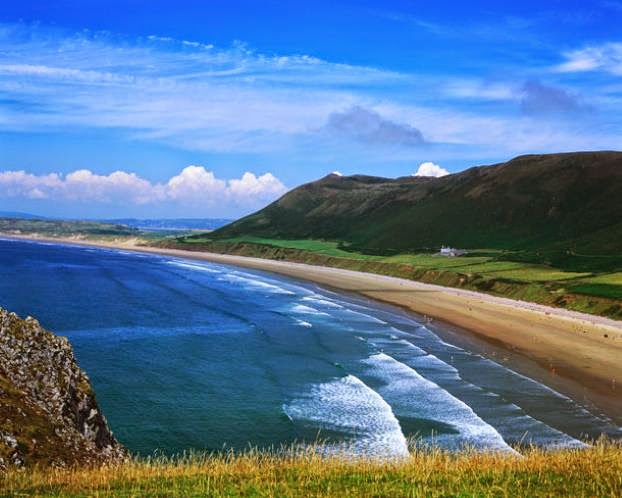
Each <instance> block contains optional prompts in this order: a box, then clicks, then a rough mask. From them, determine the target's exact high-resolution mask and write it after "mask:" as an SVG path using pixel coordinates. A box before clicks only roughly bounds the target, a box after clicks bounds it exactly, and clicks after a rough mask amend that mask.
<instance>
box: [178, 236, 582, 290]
mask: <svg viewBox="0 0 622 498" xmlns="http://www.w3.org/2000/svg"><path fill="white" fill-rule="evenodd" d="M182 240H183V242H184V243H187V244H201V243H209V242H211V239H210V238H209V236H203V237H200V236H192V237H186V238H183V239H182ZM221 242H226V243H250V244H259V245H266V246H272V247H279V248H289V249H299V250H302V251H308V252H312V253H317V254H321V255H324V256H332V257H338V258H346V259H354V260H364V261H377V262H383V263H396V264H406V265H412V266H413V267H415V268H421V269H427V270H437V271H445V270H450V271H455V272H459V273H464V274H478V275H482V276H485V277H491V278H504V279H507V280H514V281H519V282H554V281H561V280H572V279H577V278H584V277H591V276H593V274H592V273H591V272H578V271H567V270H564V269H560V268H553V267H550V266H546V265H543V264H533V263H529V262H522V261H512V260H511V259H509V258H511V256H509V255H508V253H502V252H500V251H490V250H477V251H471V254H468V255H466V256H459V257H451V258H448V257H442V256H437V255H434V254H430V253H427V254H425V253H417V254H407V253H404V254H397V255H392V256H378V255H370V254H363V253H360V252H355V251H347V250H345V249H343V248H341V247H340V245H339V243H338V242H333V241H324V240H307V239H300V240H283V239H266V238H260V237H235V238H230V239H224V240H222V241H221ZM500 257H503V258H508V259H507V260H506V259H499V258H500Z"/></svg>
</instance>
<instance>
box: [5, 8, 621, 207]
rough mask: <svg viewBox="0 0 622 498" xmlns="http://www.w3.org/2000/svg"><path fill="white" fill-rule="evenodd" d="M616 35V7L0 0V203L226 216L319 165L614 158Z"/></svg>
mask: <svg viewBox="0 0 622 498" xmlns="http://www.w3.org/2000/svg"><path fill="white" fill-rule="evenodd" d="M620 26H622V0H620V1H616V0H603V1H594V2H589V1H582V2H578V1H577V2H574V1H563V2H562V1H548V2H546V1H540V2H532V1H526V2H520V4H519V3H518V2H499V1H496V2H492V1H490V2H485V1H479V2H478V1H474V2H447V1H442V0H439V1H436V2H399V1H385V2H382V3H381V2H362V1H340V2H339V1H337V2H322V1H316V2H304V3H303V2H291V1H289V2H286V1H262V2H240V1H235V0H233V1H226V2H225V1H222V2H221V1H210V2H199V1H178V2H158V1H150V2H146V1H136V0H125V1H123V2H118V1H114V0H113V1H107V2H103V1H94V0H93V1H85V0H81V1H78V0H63V1H58V0H57V1H54V0H51V1H50V0H48V1H36V2H35V1H30V2H28V1H22V2H19V3H18V2H11V3H9V4H8V5H3V8H2V10H1V11H0V210H23V211H35V212H38V213H42V214H48V215H52V216H92V217H98V216H103V217H108V216H140V217H148V216H159V217H164V216H166V217H174V216H231V217H234V216H239V215H242V214H245V213H248V212H250V211H253V210H254V209H257V208H259V207H261V206H262V205H263V204H265V203H266V202H269V201H271V200H273V199H274V198H276V197H278V196H279V195H280V194H282V193H283V192H284V191H285V190H286V189H287V188H291V187H294V186H296V185H298V184H300V183H303V182H306V181H310V180H313V179H316V178H319V177H321V176H323V175H325V174H327V173H330V172H331V171H334V170H338V171H340V172H342V173H343V174H353V173H366V174H374V175H382V176H392V177H394V176H403V175H410V174H413V173H415V172H417V171H418V170H420V172H423V173H425V174H442V173H444V172H445V171H448V172H455V171H460V170H462V169H464V168H466V167H469V166H472V165H479V164H487V163H493V162H497V161H504V160H507V159H509V158H511V157H513V156H516V155H519V154H524V153H544V152H558V151H570V150H587V149H591V150H593V149H622V117H621V116H622V112H621V111H622V29H621V28H620ZM422 163H425V166H424V167H422V168H420V165H421V164H422ZM429 163H431V164H429Z"/></svg>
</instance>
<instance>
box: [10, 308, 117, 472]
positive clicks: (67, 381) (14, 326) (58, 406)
mask: <svg viewBox="0 0 622 498" xmlns="http://www.w3.org/2000/svg"><path fill="white" fill-rule="evenodd" d="M125 455H126V452H125V450H124V449H123V448H122V447H121V446H120V445H119V443H118V442H117V441H116V440H115V438H114V436H113V435H112V432H111V431H110V429H109V428H108V425H107V423H106V420H105V418H104V417H103V415H102V413H101V411H100V409H99V407H98V405H97V402H96V400H95V395H94V393H93V390H92V387H91V384H90V381H89V378H88V377H87V375H86V374H85V373H84V372H83V371H82V370H81V369H80V368H79V367H78V365H77V364H76V361H75V358H74V355H73V350H72V348H71V346H70V344H69V342H68V341H67V339H66V338H64V337H58V336H56V335H54V334H52V333H50V332H48V331H46V330H44V329H43V328H42V327H41V326H40V325H39V323H38V322H37V321H36V320H35V319H33V318H30V317H29V318H26V319H25V320H23V319H21V318H19V317H18V316H17V315H15V314H14V313H9V312H7V311H6V310H3V309H2V308H0V469H3V470H5V469H7V468H9V467H21V466H27V465H32V464H43V465H56V466H67V465H73V464H81V465H88V464H94V463H102V462H111V461H117V460H120V459H123V458H124V457H125Z"/></svg>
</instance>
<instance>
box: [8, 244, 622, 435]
mask: <svg viewBox="0 0 622 498" xmlns="http://www.w3.org/2000/svg"><path fill="white" fill-rule="evenodd" d="M6 236H7V237H14V238H15V236H14V235H6ZM17 238H27V239H31V240H47V241H51V242H63V243H74V244H81V245H89V246H99V247H109V248H119V249H124V250H133V251H139V252H146V253H155V254H163V255H168V256H176V257H183V258H191V259H200V260H206V261H212V262H216V263H223V264H231V265H236V266H241V267H245V268H252V269H257V270H263V271H269V272H274V273H278V274H282V275H286V276H290V277H294V278H299V279H304V280H309V281H312V282H315V283H318V284H321V285H324V286H329V287H332V288H335V289H339V290H343V291H348V292H354V293H357V294H361V295H364V296H367V297H369V298H372V299H375V300H379V301H383V302H386V303H390V304H394V305H398V306H400V307H403V308H405V309H408V310H410V311H413V312H416V313H418V314H420V315H424V316H426V317H430V318H431V319H433V320H434V321H441V322H444V323H447V324H450V325H453V326H455V327H458V329H455V330H454V332H453V333H454V335H455V334H456V333H458V334H460V333H462V334H468V333H472V334H474V335H475V336H476V338H477V339H478V340H480V341H488V342H490V344H494V346H495V347H500V348H503V349H504V350H506V351H507V352H508V355H509V356H511V358H512V359H513V361H514V362H515V363H516V366H517V367H518V368H517V369H518V370H519V371H520V370H521V368H520V361H517V358H520V357H524V358H526V359H528V360H529V362H528V363H529V364H531V365H534V364H535V365H538V366H539V369H538V370H539V377H540V379H539V380H541V381H543V382H544V383H546V384H547V385H552V386H554V387H555V388H556V389H557V388H561V390H562V392H564V394H567V395H569V396H570V397H572V398H574V399H576V400H577V401H582V402H587V403H589V404H592V405H595V407H597V408H599V409H600V410H602V411H603V412H604V413H605V414H607V415H609V416H610V417H611V418H612V419H613V420H614V421H615V422H617V423H618V424H619V425H622V322H619V321H615V320H610V319H607V318H604V317H598V316H593V315H588V314H583V313H577V312H573V311H569V310H564V309H559V308H550V307H547V306H542V305H538V304H534V303H528V302H523V301H515V300H511V299H505V298H500V297H495V296H490V295H487V294H481V293H477V292H473V291H468V290H462V289H455V288H449V287H441V286H437V285H431V284H423V283H419V282H415V281H411V280H405V279H400V278H395V277H387V276H382V275H375V274H369V273H363V272H357V271H351V270H343V269H338V268H329V267H320V266H312V265H307V264H302V263H291V262H286V261H274V260H268V259H259V258H249V257H243V256H233V255H223V254H214V253H208V252H198V251H186V250H177V249H161V248H155V247H148V246H139V245H137V240H123V241H119V242H99V241H97V242H94V241H85V240H78V239H62V240H61V239H43V238H38V237H17ZM460 329H463V330H462V331H461V330H460ZM456 330H457V331H458V332H456ZM465 339H468V338H465ZM523 370H524V369H523ZM543 376H546V377H547V378H543Z"/></svg>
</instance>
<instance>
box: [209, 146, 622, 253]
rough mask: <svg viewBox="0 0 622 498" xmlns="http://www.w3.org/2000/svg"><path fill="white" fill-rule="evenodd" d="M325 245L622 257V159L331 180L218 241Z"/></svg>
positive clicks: (597, 155) (598, 156)
mask: <svg viewBox="0 0 622 498" xmlns="http://www.w3.org/2000/svg"><path fill="white" fill-rule="evenodd" d="M239 236H253V237H266V238H276V239H324V240H334V241H338V242H341V243H342V244H343V246H344V247H348V248H350V249H352V250H357V251H361V252H365V253H370V254H385V255H386V254H392V253H403V252H416V251H421V250H429V249H434V248H438V247H439V246H440V245H442V244H448V245H452V246H456V247H461V248H488V249H511V250H515V251H516V250H526V251H555V252H562V253H563V252H567V251H570V252H577V253H587V254H611V253H612V252H620V251H622V152H580V153H566V154H549V155H529V156H521V157H517V158H515V159H513V160H511V161H508V162H507V163H502V164H496V165H492V166H481V167H474V168H471V169H468V170H466V171H464V172H461V173H457V174H453V175H449V176H446V177H442V178H421V177H404V178H398V179H386V178H377V177H369V176H358V175H357V176H349V177H340V176H337V175H329V176H327V177H325V178H322V179H321V180H318V181H316V182H312V183H308V184H306V185H303V186H301V187H298V188H296V189H294V190H292V191H290V192H289V193H287V194H285V195H284V196H283V197H281V198H280V199H279V200H277V201H276V202H274V203H272V204H270V205H269V206H267V207H266V208H264V209H262V210H260V211H258V212H257V213H254V214H252V215H250V216H247V217H245V218H242V219H241V220H239V221H236V222H235V223H232V224H230V225H227V226H226V227H224V228H221V229H220V230H217V231H216V232H214V233H212V234H211V237H212V238H216V239H227V238H232V237H239Z"/></svg>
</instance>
